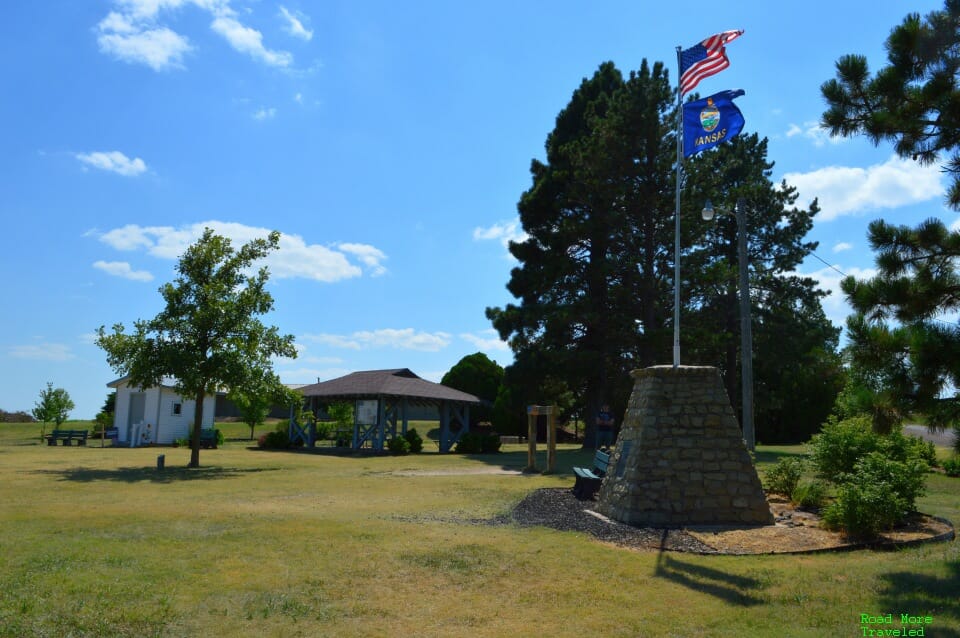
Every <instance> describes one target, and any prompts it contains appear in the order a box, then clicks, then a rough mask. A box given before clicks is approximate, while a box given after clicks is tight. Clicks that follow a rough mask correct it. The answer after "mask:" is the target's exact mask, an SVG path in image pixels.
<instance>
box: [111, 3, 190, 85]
mask: <svg viewBox="0 0 960 638" xmlns="http://www.w3.org/2000/svg"><path fill="white" fill-rule="evenodd" d="M142 13H143V12H142V11H139V10H131V11H127V12H124V13H117V12H116V11H111V12H110V13H108V14H107V17H106V18H104V19H103V20H101V21H100V23H99V24H98V25H97V30H98V31H99V33H100V34H99V36H97V44H99V45H100V51H102V52H103V53H106V54H108V55H112V56H114V57H115V58H117V59H119V60H123V61H124V62H131V63H140V64H146V65H147V66H149V67H150V68H151V69H153V70H154V71H165V70H167V69H180V68H183V56H184V55H186V54H187V53H189V52H190V51H191V50H192V48H193V47H191V46H190V42H189V41H188V40H187V38H186V37H185V36H182V35H180V34H179V33H176V32H174V31H172V30H170V29H168V28H167V27H157V26H155V25H153V24H152V23H145V22H142V20H143V18H141V14H142Z"/></svg>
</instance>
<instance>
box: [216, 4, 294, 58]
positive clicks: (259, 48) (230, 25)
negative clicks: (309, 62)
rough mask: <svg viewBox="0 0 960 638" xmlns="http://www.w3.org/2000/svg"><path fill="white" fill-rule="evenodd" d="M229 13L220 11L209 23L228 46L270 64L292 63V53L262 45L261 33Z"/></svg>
mask: <svg viewBox="0 0 960 638" xmlns="http://www.w3.org/2000/svg"><path fill="white" fill-rule="evenodd" d="M231 13H232V12H229V13H228V12H222V13H221V15H219V16H217V17H216V18H214V19H213V23H212V24H211V25H210V28H211V29H213V30H214V31H215V32H217V33H219V34H220V35H221V36H223V37H224V39H226V41H227V42H228V43H229V44H230V46H232V47H233V48H234V49H236V50H237V51H239V52H240V53H246V54H247V55H249V56H251V57H252V58H254V59H255V60H259V61H261V62H263V63H265V64H268V65H270V66H278V67H287V66H290V65H291V64H292V63H293V55H291V54H290V53H288V52H286V51H271V50H270V49H268V48H266V47H265V46H263V34H262V33H260V32H259V31H257V30H256V29H253V28H251V27H248V26H244V25H243V24H241V23H240V21H238V20H237V19H236V18H235V17H234V16H233V15H231Z"/></svg>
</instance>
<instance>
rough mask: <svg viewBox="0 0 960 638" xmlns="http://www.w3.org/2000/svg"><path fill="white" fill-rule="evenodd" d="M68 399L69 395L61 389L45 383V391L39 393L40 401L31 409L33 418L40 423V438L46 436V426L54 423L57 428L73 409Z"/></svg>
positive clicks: (71, 402) (73, 406)
mask: <svg viewBox="0 0 960 638" xmlns="http://www.w3.org/2000/svg"><path fill="white" fill-rule="evenodd" d="M75 407H76V406H75V405H74V404H73V401H72V400H71V399H70V393H69V392H67V391H66V390H64V389H63V388H54V387H53V383H50V382H49V381H48V382H47V389H46V390H41V391H40V400H39V401H37V402H36V404H35V407H34V408H33V418H35V419H36V420H37V421H40V423H41V424H42V425H41V426H40V428H41V429H40V436H41V437H42V436H43V435H44V434H46V424H47V423H51V422H53V423H55V424H56V425H57V427H59V426H60V424H61V423H63V422H64V421H66V420H67V417H68V416H70V410H72V409H73V408H75Z"/></svg>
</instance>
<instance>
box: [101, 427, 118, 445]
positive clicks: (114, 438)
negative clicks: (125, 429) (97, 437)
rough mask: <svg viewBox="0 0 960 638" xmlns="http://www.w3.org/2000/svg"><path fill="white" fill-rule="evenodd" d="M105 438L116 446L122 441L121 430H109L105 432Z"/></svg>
mask: <svg viewBox="0 0 960 638" xmlns="http://www.w3.org/2000/svg"><path fill="white" fill-rule="evenodd" d="M103 438H104V439H109V440H110V441H111V442H112V443H113V444H114V445H116V444H117V442H118V441H119V440H120V428H107V429H106V430H104V431H103Z"/></svg>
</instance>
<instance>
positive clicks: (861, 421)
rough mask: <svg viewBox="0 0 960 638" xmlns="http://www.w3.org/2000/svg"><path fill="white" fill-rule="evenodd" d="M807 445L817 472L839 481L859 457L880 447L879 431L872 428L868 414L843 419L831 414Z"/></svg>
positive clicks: (850, 469) (829, 479)
mask: <svg viewBox="0 0 960 638" xmlns="http://www.w3.org/2000/svg"><path fill="white" fill-rule="evenodd" d="M810 447H811V451H810V460H811V461H812V462H813V466H814V467H815V468H816V471H817V475H818V476H820V477H821V478H824V479H826V480H828V481H830V482H831V483H838V482H840V480H841V477H842V476H843V475H845V474H850V473H852V472H853V468H854V466H855V465H856V464H857V460H858V459H860V458H862V457H863V456H865V455H866V454H869V453H870V452H873V451H875V450H877V449H878V448H879V447H880V435H878V434H875V433H874V432H873V429H872V426H871V423H870V418H869V417H867V416H858V417H853V418H850V419H844V420H842V421H837V420H835V419H832V418H831V419H830V420H829V421H827V423H826V425H824V426H823V430H821V432H820V433H819V434H815V435H814V436H813V438H811V439H810Z"/></svg>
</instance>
